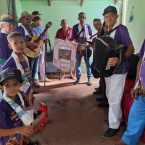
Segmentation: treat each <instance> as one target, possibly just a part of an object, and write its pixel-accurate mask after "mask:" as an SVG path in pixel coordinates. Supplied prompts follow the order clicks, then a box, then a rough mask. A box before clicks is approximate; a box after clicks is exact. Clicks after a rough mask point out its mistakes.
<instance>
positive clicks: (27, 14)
mask: <svg viewBox="0 0 145 145" xmlns="http://www.w3.org/2000/svg"><path fill="white" fill-rule="evenodd" d="M27 16H28V17H31V18H32V15H31V14H29V13H28V12H27V11H24V12H22V13H21V17H20V18H19V20H18V23H21V22H22V21H21V20H22V19H23V18H24V17H27Z"/></svg>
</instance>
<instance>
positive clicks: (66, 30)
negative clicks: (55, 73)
mask: <svg viewBox="0 0 145 145" xmlns="http://www.w3.org/2000/svg"><path fill="white" fill-rule="evenodd" d="M60 25H61V27H62V28H60V29H59V30H58V31H57V33H56V36H55V38H58V39H62V40H68V39H70V38H71V36H72V28H70V27H69V26H68V22H67V20H65V19H63V20H61V24H60ZM64 77H65V72H64V71H62V76H61V78H60V80H62V79H64ZM70 78H72V79H73V80H74V79H75V78H74V76H73V70H70Z"/></svg>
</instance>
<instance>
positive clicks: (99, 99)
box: [96, 95, 107, 102]
mask: <svg viewBox="0 0 145 145" xmlns="http://www.w3.org/2000/svg"><path fill="white" fill-rule="evenodd" d="M106 98H107V97H106V96H105V95H104V96H103V97H96V100H97V101H100V102H103V101H104V100H105V99H106Z"/></svg>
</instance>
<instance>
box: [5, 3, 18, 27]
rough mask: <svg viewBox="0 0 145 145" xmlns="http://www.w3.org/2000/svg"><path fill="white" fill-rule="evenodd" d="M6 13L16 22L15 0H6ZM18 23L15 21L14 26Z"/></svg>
mask: <svg viewBox="0 0 145 145" xmlns="http://www.w3.org/2000/svg"><path fill="white" fill-rule="evenodd" d="M7 5H8V14H11V15H13V17H14V20H15V21H16V22H17V12H16V2H15V0H7ZM17 25H18V24H17V23H16V26H17Z"/></svg>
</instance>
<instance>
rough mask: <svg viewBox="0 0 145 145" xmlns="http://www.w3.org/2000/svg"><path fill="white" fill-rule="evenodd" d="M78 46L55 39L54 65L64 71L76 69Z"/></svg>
mask: <svg viewBox="0 0 145 145" xmlns="http://www.w3.org/2000/svg"><path fill="white" fill-rule="evenodd" d="M76 50H77V44H76V43H73V42H70V41H65V40H61V39H54V53H53V64H54V65H55V66H56V67H57V68H59V69H61V70H62V71H69V70H71V69H72V70H73V69H74V65H75V58H76Z"/></svg>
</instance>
